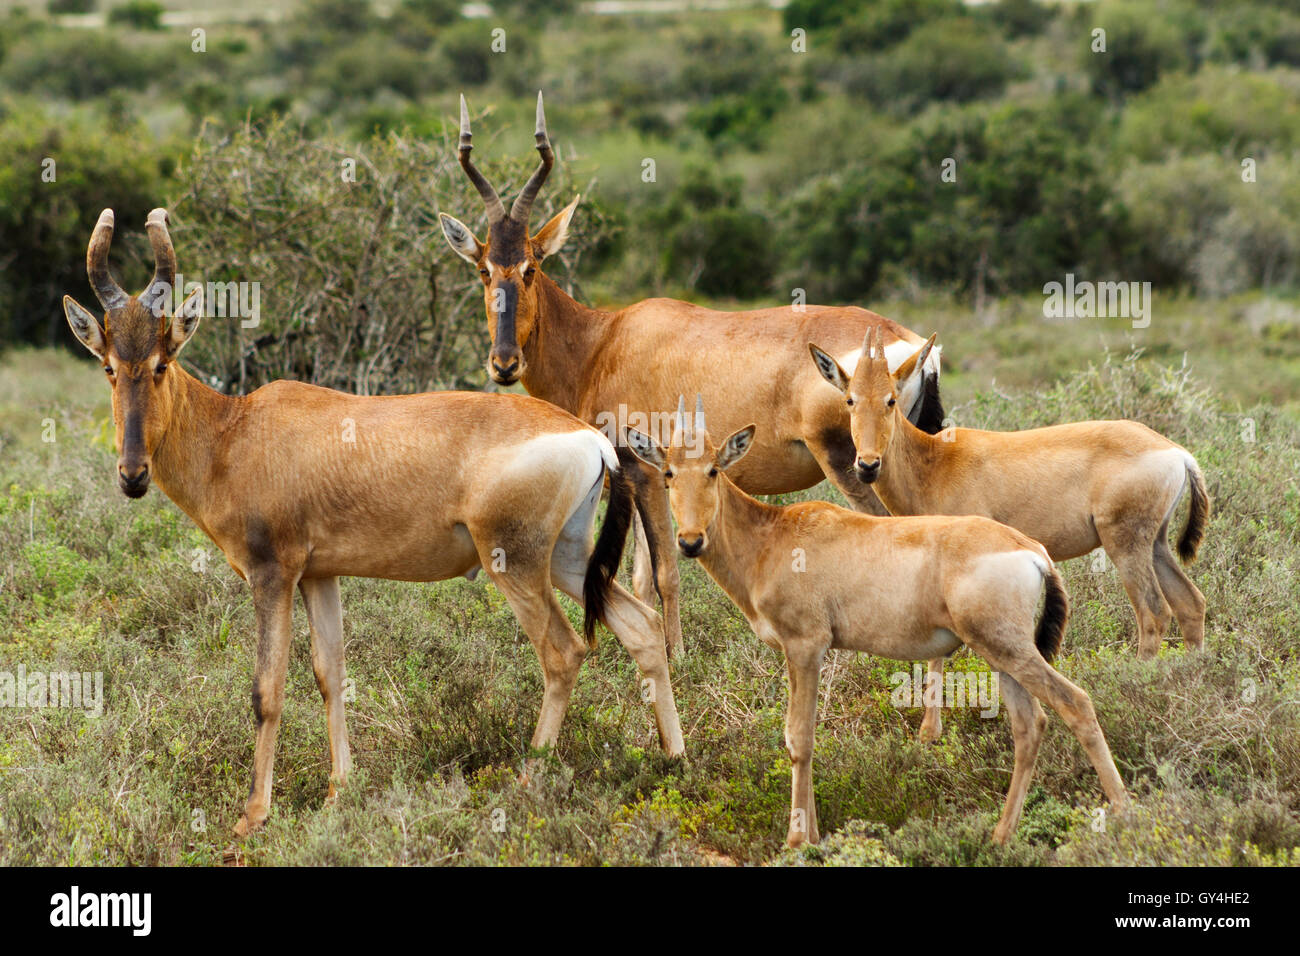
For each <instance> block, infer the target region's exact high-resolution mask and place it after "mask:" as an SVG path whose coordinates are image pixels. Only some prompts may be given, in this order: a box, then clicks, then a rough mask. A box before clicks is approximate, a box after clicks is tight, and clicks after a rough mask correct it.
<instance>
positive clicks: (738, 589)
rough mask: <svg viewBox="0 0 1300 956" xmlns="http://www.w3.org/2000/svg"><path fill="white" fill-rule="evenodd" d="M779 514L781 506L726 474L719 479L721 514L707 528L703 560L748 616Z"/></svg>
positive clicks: (717, 580)
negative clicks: (751, 593)
mask: <svg viewBox="0 0 1300 956" xmlns="http://www.w3.org/2000/svg"><path fill="white" fill-rule="evenodd" d="M780 514H781V509H780V508H778V507H775V506H773V505H768V504H764V503H763V502H761V501H759V500H758V499H756V498H752V497H750V496H749V495H747V494H745V492H743V491H741V490H740V489H739V488H738V487H736V485H735V483H734V482H733V481H732V480H731V479H730V478H727V477H726V476H725V475H723V476H722V478H721V479H719V487H718V516H717V518H715V519H714V522H713V525H712V526H711V527H710V528H709V529H708V535H709V546H708V549H707V550H706V551H705V552H704V554H702V555H701V556H700V564H702V565H703V566H704V570H705V571H707V572H708V574H709V577H711V578H713V580H714V581H716V582H717V583H718V586H719V587H720V588H722V590H724V591H725V592H727V596H728V597H730V598H731V600H732V601H733V602H734V603H735V604H736V606H737V607H739V608H740V609H741V611H742V612H744V613H745V615H746V616H750V615H752V614H753V610H754V608H753V603H752V602H751V601H750V597H749V589H750V587H751V586H752V585H753V583H754V582H755V581H757V580H760V579H761V578H760V576H759V575H757V568H756V565H757V564H758V562H759V561H761V560H763V555H764V551H765V550H766V547H767V545H768V544H769V543H770V541H769V539H770V531H771V529H772V527H773V525H774V523H775V521H776V519H777V518H778V517H779V516H780Z"/></svg>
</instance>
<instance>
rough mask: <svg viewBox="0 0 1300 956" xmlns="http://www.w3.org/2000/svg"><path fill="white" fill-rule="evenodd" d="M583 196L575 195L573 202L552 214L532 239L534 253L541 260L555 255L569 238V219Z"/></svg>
mask: <svg viewBox="0 0 1300 956" xmlns="http://www.w3.org/2000/svg"><path fill="white" fill-rule="evenodd" d="M581 198H582V196H575V197H573V202H571V203H569V204H568V205H567V206H565V207H564V208H563V209H561V210H560V211H559V212H557V213H556V214H555V215H554V216H552V217H551V221H550V222H548V223H547V224H546V225H544V226H542V228H541V229H539V230H537V235H535V236H533V238H532V239H531V240H530V241H531V242H532V246H533V255H534V256H536V257H537V258H538V259H539V260H540V259H545V258H546V257H547V256H551V255H554V254H555V253H557V252H559V251H560V250H561V249H562V248H563V247H564V240H566V239H568V238H569V220H571V219H572V218H573V213H574V210H576V209H577V208H578V200H580V199H581Z"/></svg>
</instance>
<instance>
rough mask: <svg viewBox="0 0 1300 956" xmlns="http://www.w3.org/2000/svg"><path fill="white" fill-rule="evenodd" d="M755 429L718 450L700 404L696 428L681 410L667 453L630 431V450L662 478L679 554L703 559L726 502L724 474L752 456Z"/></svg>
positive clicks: (733, 436)
mask: <svg viewBox="0 0 1300 956" xmlns="http://www.w3.org/2000/svg"><path fill="white" fill-rule="evenodd" d="M754 430H755V426H754V425H746V426H745V427H744V428H741V429H739V430H738V431H736V432H734V433H732V434H731V435H728V436H727V438H726V440H725V441H723V443H722V445H721V446H720V447H717V448H715V447H714V445H713V442H712V441H710V440H709V436H708V432H707V431H706V430H705V427H704V414H703V411H702V409H701V408H700V406H699V405H698V404H697V406H696V415H695V420H694V423H693V424H692V423H690V422H687V421H686V419H685V416H684V414H682V413H681V412H680V411H679V413H678V426H677V428H675V429H674V431H673V438H672V441H671V442H670V443H669V445H668V448H667V449H664V448H662V447H661V446H660V445H659V443H658V442H656V441H655V440H654V439H653V438H652V437H650V436H649V435H645V434H643V433H641V432H639V431H636V430H635V429H629V430H628V432H627V443H628V446H629V447H630V448H631V449H632V451H633V452H634V453H635V454H636V456H637V457H638V458H640V459H641V460H642V461H644V462H645V463H646V464H648V465H650V466H652V467H654V468H657V469H659V472H660V473H661V474H662V475H663V479H664V485H665V486H666V487H667V489H668V506H669V508H670V509H671V510H672V513H673V520H674V521H676V522H677V549H678V550H679V551H680V552H681V553H682V554H683V555H685V556H686V557H688V558H698V557H700V556H701V555H703V554H705V553H706V552H707V551H708V549H709V545H710V543H711V538H710V536H711V533H712V529H713V528H714V526H715V524H716V522H717V519H718V511H719V508H720V505H721V500H722V497H721V482H722V481H723V477H722V473H723V472H725V471H726V470H727V469H728V468H731V467H732V466H733V465H735V464H736V462H738V461H740V459H741V458H743V457H744V456H745V453H746V452H748V451H749V449H750V446H751V445H752V444H753V440H754Z"/></svg>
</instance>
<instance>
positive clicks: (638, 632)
mask: <svg viewBox="0 0 1300 956" xmlns="http://www.w3.org/2000/svg"><path fill="white" fill-rule="evenodd" d="M166 220H167V214H166V212H165V211H164V210H162V209H155V210H154V211H153V212H152V213H150V214H149V222H148V226H149V235H150V238H151V240H152V241H153V246H154V254H155V257H156V261H157V267H156V271H155V274H154V280H153V281H152V282H151V283H150V286H149V288H148V290H147V291H146V292H145V293H144V294H143V295H141V296H140V297H139V298H136V297H134V296H128V295H127V294H126V293H125V292H124V291H123V290H122V289H121V288H120V287H119V286H118V285H117V283H116V282H114V281H113V279H112V277H111V276H110V275H109V272H108V264H107V262H108V260H107V255H108V245H109V242H110V241H111V239H112V234H113V213H112V211H111V210H108V209H106V210H104V212H103V213H102V214H101V215H100V217H99V224H98V225H97V226H96V228H95V232H94V235H93V236H92V238H91V241H90V248H89V250H88V252H87V255H86V265H87V270H88V272H89V275H90V280H91V286H92V288H94V290H95V294H96V295H97V296H98V298H99V300H100V302H101V303H102V304H103V306H104V308H105V310H106V311H105V315H104V322H103V324H102V325H101V324H100V322H99V321H98V320H96V318H95V317H94V316H93V315H92V314H91V313H90V312H89V311H88V310H86V309H85V308H83V307H82V306H80V305H78V304H77V303H76V302H75V301H74V300H73V299H72V298H70V297H67V296H65V297H64V300H63V304H64V309H65V311H66V312H67V317H68V323H69V324H70V325H71V326H72V331H73V332H74V333H75V334H76V336H77V338H78V339H80V340H81V342H82V344H84V345H85V346H86V348H88V349H90V351H91V352H92V353H94V355H95V356H96V357H97V358H98V359H99V360H100V361H101V362H103V364H104V372H105V374H106V375H107V377H108V381H109V384H110V385H111V386H112V389H113V418H114V420H115V422H116V425H117V448H118V451H119V458H118V465H117V471H118V481H119V484H120V486H121V488H122V491H123V492H125V493H126V494H127V495H128V496H130V497H132V498H138V497H140V496H141V495H143V494H145V492H146V491H147V490H148V488H149V484H150V483H151V482H154V483H157V485H158V487H159V488H161V489H162V491H163V492H164V493H165V494H166V495H167V497H168V498H170V499H171V500H172V501H174V502H175V503H176V504H177V505H178V506H179V507H180V508H181V510H182V511H184V512H185V513H186V514H187V515H189V516H190V518H191V519H193V521H194V523H195V524H197V525H198V526H199V527H200V528H201V529H203V531H204V533H205V534H207V535H208V537H210V538H211V539H212V540H213V542H214V543H215V544H216V545H217V547H219V548H220V549H221V550H222V552H224V554H225V556H226V559H227V560H228V561H229V562H230V564H231V566H232V567H233V568H234V569H235V571H236V572H238V574H239V575H240V576H241V577H243V578H244V579H245V580H247V581H248V583H249V585H250V586H251V588H252V592H253V605H254V608H255V610H256V615H257V630H258V649H257V665H256V669H255V672H254V678H253V715H254V717H255V718H256V721H257V743H256V747H255V753H254V757H253V782H252V787H251V789H250V792H249V797H248V803H247V806H246V807H245V810H244V815H243V817H242V818H241V819H240V821H239V824H238V826H237V827H236V833H237V834H238V835H241V836H242V835H244V834H246V833H248V832H249V831H250V830H252V829H255V828H256V827H258V826H260V825H261V824H262V823H263V821H265V819H266V816H267V813H268V812H269V809H270V802H271V771H272V765H273V762H274V756H275V738H276V732H277V730H278V728H279V725H280V716H281V712H282V710H283V706H284V684H285V671H286V667H287V665H288V659H289V648H290V643H291V638H292V634H293V632H292V623H293V592H294V588H295V587H296V588H298V590H299V591H301V592H302V597H303V604H304V605H305V606H306V610H307V619H308V622H309V623H310V626H311V656H312V666H313V667H314V669H315V672H316V680H317V683H318V684H319V686H320V691H321V694H322V696H323V697H324V699H325V712H326V720H327V723H328V727H329V740H330V762H331V772H330V781H331V782H330V795H331V796H333V794H334V791H335V787H336V786H337V785H339V784H342V783H343V782H344V781H345V779H346V778H347V775H348V769H349V767H350V766H351V757H350V755H349V751H348V739H347V730H346V727H345V725H344V717H343V696H342V684H343V673H344V671H343V610H342V606H341V604H340V601H339V577H340V576H342V575H354V576H358V577H371V578H390V579H394V580H399V581H438V580H443V579H445V578H452V577H457V576H459V575H465V576H466V577H470V578H472V577H473V576H474V575H475V574H476V573H477V572H478V570H479V569H480V568H481V569H483V570H485V571H486V572H487V575H488V577H489V578H491V579H492V581H493V583H494V584H496V586H497V587H498V588H499V589H500V590H501V592H502V593H503V594H504V595H505V597H506V600H507V601H508V602H509V603H510V607H511V609H512V610H513V611H514V612H515V615H516V616H517V617H518V618H519V623H520V625H521V626H522V627H523V629H524V631H525V633H527V635H528V637H529V640H531V641H532V643H533V647H534V648H535V650H536V651H537V656H538V657H539V658H540V660H541V664H542V671H543V674H544V676H545V694H544V697H543V700H542V709H541V715H540V716H539V718H538V722H537V730H536V732H535V733H534V734H533V741H532V742H533V746H534V747H543V746H548V745H551V744H554V742H555V740H556V737H557V736H558V734H559V731H560V724H561V722H562V721H563V719H564V712H565V710H566V708H567V707H568V702H569V697H570V694H571V692H572V689H573V685H574V682H575V681H576V679H577V675H578V669H579V667H580V666H581V665H582V661H583V658H584V657H585V656H586V653H587V649H588V642H589V641H590V640H591V638H592V630H593V629H594V626H595V619H596V618H597V617H600V618H601V619H602V620H604V622H605V623H606V624H607V625H608V626H609V628H610V630H612V631H613V632H614V633H615V634H616V635H617V636H618V638H619V640H621V641H622V642H623V644H624V646H626V647H627V649H628V651H629V652H630V653H631V654H632V656H633V658H635V660H636V662H637V666H638V667H639V668H640V670H641V673H642V675H643V676H644V677H645V678H647V679H649V680H651V681H653V682H654V683H653V684H652V685H651V686H652V687H653V688H654V691H655V693H654V695H653V702H654V712H655V719H656V722H657V724H658V728H659V737H660V740H661V742H662V743H663V746H664V748H665V749H666V750H667V751H668V752H669V753H670V754H681V753H682V752H683V746H682V734H681V728H680V726H679V724H678V718H677V710H676V706H675V704H674V701H673V693H672V685H671V683H670V682H669V677H668V665H667V658H666V656H665V653H664V647H663V638H662V630H661V624H660V622H659V619H658V615H657V614H655V612H654V611H653V610H651V609H650V608H647V607H646V606H645V605H644V604H642V603H640V602H639V601H637V600H636V599H635V598H633V597H632V596H631V595H630V594H628V593H627V592H626V591H625V590H623V589H622V588H621V587H619V586H618V584H617V583H616V582H611V581H609V575H608V573H604V577H603V578H602V572H603V569H605V568H607V567H608V566H609V565H611V564H617V560H618V556H619V554H620V553H621V552H622V548H623V542H624V540H625V538H626V535H627V529H628V525H629V523H630V521H631V500H630V499H631V492H630V487H629V486H628V484H627V483H626V481H625V479H624V478H623V477H622V472H621V471H620V470H618V468H619V465H618V460H617V458H616V456H615V451H614V448H613V446H612V445H611V444H610V442H609V441H608V439H606V438H605V436H603V435H601V434H600V433H599V432H597V431H596V430H595V429H593V428H590V427H589V426H587V425H584V424H583V423H582V422H580V421H579V420H578V419H576V418H574V417H573V416H572V415H570V414H568V413H567V412H564V411H561V410H560V409H558V408H555V407H554V406H552V405H548V404H546V403H545V402H541V401H538V400H537V399H533V398H525V397H522V396H512V395H483V394H477V393H467V392H441V393H430V394H425V395H405V396H389V397H358V396H355V395H346V394H343V393H342V392H336V391H332V390H330V389H324V388H318V387H316V386H313V385H305V384H302V383H299V382H287V381H280V382H272V383H271V384H269V385H266V386H264V387H262V388H259V389H258V390H257V391H255V392H253V393H252V394H251V395H248V396H246V397H232V396H228V395H222V394H219V393H217V392H215V391H213V390H212V389H210V388H208V387H207V386H206V385H204V384H202V383H201V382H199V381H198V380H197V379H195V378H194V377H193V376H191V375H190V374H189V373H187V372H186V371H185V370H184V369H183V368H182V367H181V365H180V362H179V361H177V354H178V353H179V352H180V350H181V348H182V347H183V346H184V345H185V343H186V342H188V341H189V339H190V336H192V335H193V334H194V330H195V328H196V327H197V326H198V321H199V320H198V308H197V307H198V300H197V296H198V293H196V294H195V296H192V297H191V298H190V299H188V300H186V303H185V305H184V306H183V307H182V308H181V309H180V310H178V313H177V314H176V315H175V316H168V315H167V314H166V306H167V298H168V297H169V294H170V291H171V287H172V284H173V283H174V282H175V274H176V257H175V253H174V252H173V251H172V243H171V239H170V237H169V236H168V233H167V226H166ZM607 473H608V474H609V475H610V478H611V483H612V486H613V488H614V494H613V496H612V498H611V501H612V502H613V504H612V505H611V508H610V511H609V513H608V517H607V520H606V522H605V527H604V528H603V529H602V531H601V538H600V541H598V542H597V545H596V549H595V552H594V553H593V549H592V543H591V533H592V526H593V522H594V520H595V514H596V506H597V504H598V502H599V500H600V495H601V491H602V489H603V487H604V482H605V476H606V474H607ZM554 588H559V589H560V590H561V591H563V592H564V593H566V594H568V595H570V596H571V597H573V598H576V599H578V600H583V601H584V603H585V606H586V611H587V632H588V642H584V641H583V640H582V639H581V638H580V637H579V636H578V635H577V634H576V633H574V630H573V628H572V627H571V626H570V625H569V622H568V619H567V618H566V617H565V614H564V611H563V609H562V608H561V607H560V604H559V602H558V601H557V600H556V596H555V592H554V590H553V589H554Z"/></svg>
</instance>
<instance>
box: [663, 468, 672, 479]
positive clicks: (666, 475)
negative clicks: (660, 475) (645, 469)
mask: <svg viewBox="0 0 1300 956" xmlns="http://www.w3.org/2000/svg"><path fill="white" fill-rule="evenodd" d="M672 476H673V470H672V469H671V468H669V469H667V470H666V471H665V472H664V477H665V478H671V477H672Z"/></svg>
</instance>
